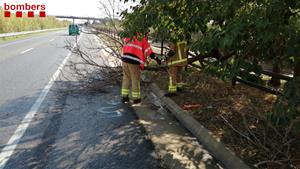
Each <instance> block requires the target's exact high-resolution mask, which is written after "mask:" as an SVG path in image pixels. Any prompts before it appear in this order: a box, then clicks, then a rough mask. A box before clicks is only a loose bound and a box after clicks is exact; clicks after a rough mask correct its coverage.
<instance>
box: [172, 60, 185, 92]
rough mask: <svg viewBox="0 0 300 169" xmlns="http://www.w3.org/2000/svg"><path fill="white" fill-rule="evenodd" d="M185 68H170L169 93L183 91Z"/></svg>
mask: <svg viewBox="0 0 300 169" xmlns="http://www.w3.org/2000/svg"><path fill="white" fill-rule="evenodd" d="M183 68H184V67H183V66H170V67H169V69H168V74H169V86H168V92H169V93H176V92H177V89H182V88H183V85H184V83H183V82H182V72H183Z"/></svg>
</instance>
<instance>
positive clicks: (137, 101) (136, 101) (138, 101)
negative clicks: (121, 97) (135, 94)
mask: <svg viewBox="0 0 300 169" xmlns="http://www.w3.org/2000/svg"><path fill="white" fill-rule="evenodd" d="M141 101H142V100H141V99H136V100H133V104H139V103H141Z"/></svg>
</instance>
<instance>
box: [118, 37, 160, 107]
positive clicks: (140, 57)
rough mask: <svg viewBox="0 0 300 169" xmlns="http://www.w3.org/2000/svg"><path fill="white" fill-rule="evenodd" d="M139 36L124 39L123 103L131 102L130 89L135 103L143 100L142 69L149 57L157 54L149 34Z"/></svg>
mask: <svg viewBox="0 0 300 169" xmlns="http://www.w3.org/2000/svg"><path fill="white" fill-rule="evenodd" d="M137 36H139V35H137ZM137 36H134V37H133V38H132V39H131V38H125V39H124V45H123V49H122V50H123V55H122V68H123V80H122V89H121V94H122V102H123V103H126V102H129V94H130V91H131V98H132V100H133V104H138V103H140V102H141V92H140V79H141V70H143V69H144V64H145V62H146V59H147V57H149V56H150V57H151V58H152V59H156V57H155V54H154V53H153V51H152V49H151V46H150V44H149V43H148V39H147V36H146V35H145V36H144V37H142V38H138V37H137ZM156 60H157V59H156ZM130 87H131V90H130Z"/></svg>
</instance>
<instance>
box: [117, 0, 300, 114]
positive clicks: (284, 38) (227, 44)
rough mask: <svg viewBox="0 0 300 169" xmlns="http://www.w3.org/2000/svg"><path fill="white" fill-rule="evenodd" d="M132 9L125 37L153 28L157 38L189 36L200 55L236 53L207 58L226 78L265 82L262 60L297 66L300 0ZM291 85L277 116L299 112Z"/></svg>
mask: <svg viewBox="0 0 300 169" xmlns="http://www.w3.org/2000/svg"><path fill="white" fill-rule="evenodd" d="M125 1H127V0H125ZM132 11H133V12H128V11H123V13H122V17H123V28H124V31H123V32H122V33H121V35H122V36H132V35H134V33H135V32H146V31H148V30H149V29H151V30H152V32H153V34H158V35H163V36H156V37H158V38H159V40H165V39H166V40H169V41H178V40H182V39H186V40H188V41H189V47H190V50H191V51H192V52H195V53H198V54H199V53H200V54H202V55H209V54H211V53H212V51H214V50H221V51H222V53H224V54H226V53H228V52H229V51H235V53H234V55H233V56H232V57H230V58H227V59H225V60H222V59H213V58H208V59H207V60H208V62H207V64H206V71H207V72H210V73H215V74H217V75H219V76H220V77H222V79H224V80H230V79H231V78H232V77H234V76H241V77H242V78H243V79H246V80H249V81H254V82H259V83H261V82H262V80H261V79H260V76H259V75H260V74H261V70H262V68H261V66H260V65H261V63H263V62H264V61H267V62H271V63H272V62H273V63H284V64H286V66H287V67H294V66H295V64H296V62H295V60H297V58H299V57H300V53H299V51H300V46H299V45H300V1H298V0H284V1H283V0H207V1H196V0H177V1H172V0H148V1H146V0H141V1H140V2H139V4H138V5H136V6H134V7H132ZM192 36H194V37H197V38H191V37H192ZM219 55H220V58H222V57H224V55H222V54H220V53H219ZM241 70H242V71H243V73H241ZM251 72H255V73H256V74H257V75H255V76H254V75H251V74H250V73H251ZM249 74H250V75H249ZM293 84H295V82H294V81H291V82H289V83H287V85H285V88H284V96H283V97H281V98H279V100H278V103H277V105H276V106H275V107H274V108H275V111H274V112H273V113H274V114H273V116H274V117H276V114H278V111H281V113H280V114H285V115H287V116H290V115H291V114H293V115H295V114H296V115H298V116H299V112H298V111H296V109H295V107H297V106H299V104H300V103H299V102H295V100H300V96H299V93H298V94H295V93H296V91H298V92H299V89H300V87H299V85H296V86H295V85H293ZM291 93H292V94H293V95H291ZM286 99H287V100H288V101H287V102H288V104H287V105H288V108H287V107H284V108H279V107H282V106H280V105H282V101H281V100H286ZM295 104H296V105H295ZM293 117H295V116H293ZM275 119H276V118H275Z"/></svg>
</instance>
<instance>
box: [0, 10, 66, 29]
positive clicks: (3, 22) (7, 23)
mask: <svg viewBox="0 0 300 169" xmlns="http://www.w3.org/2000/svg"><path fill="white" fill-rule="evenodd" d="M3 15H4V12H3V9H2V8H0V33H10V32H22V31H33V30H43V29H51V28H62V27H66V26H67V25H68V24H69V21H60V20H57V19H56V18H55V17H49V16H47V17H45V18H40V17H37V16H36V17H34V18H27V17H26V14H24V15H25V17H22V18H16V17H15V14H12V16H11V17H9V18H5V17H4V16H3Z"/></svg>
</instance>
